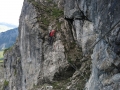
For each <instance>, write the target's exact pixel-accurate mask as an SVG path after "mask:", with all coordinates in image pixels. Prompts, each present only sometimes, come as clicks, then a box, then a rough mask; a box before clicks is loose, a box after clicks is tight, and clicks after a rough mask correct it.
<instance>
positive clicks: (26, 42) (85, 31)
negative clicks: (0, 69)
mask: <svg viewBox="0 0 120 90" xmlns="http://www.w3.org/2000/svg"><path fill="white" fill-rule="evenodd" d="M52 1H53V2H54V3H53V2H52ZM52 1H51V0H35V1H34V0H33V1H32V0H25V1H24V4H23V8H22V12H21V16H20V25H19V37H18V41H17V43H16V44H15V46H14V47H13V48H11V50H9V51H7V53H6V54H5V63H4V67H5V79H6V82H7V84H5V85H4V89H5V90H29V89H32V88H35V86H36V85H37V86H39V87H38V88H39V89H40V88H42V85H43V84H44V85H45V83H47V84H49V85H51V86H49V87H48V90H52V89H53V90H58V89H59V90H60V89H65V90H66V89H68V90H79V89H80V90H81V89H83V87H85V88H86V90H112V89H113V90H119V88H120V86H119V82H120V79H119V77H120V75H119V67H120V64H119V63H120V42H119V41H120V28H119V26H120V25H119V23H118V22H119V14H120V12H119V10H120V1H119V0H114V1H113V0H106V1H103V0H102V1H101V0H97V1H96V0H91V1H90V0H89V1H88V0H87V1H86V0H52ZM55 3H56V4H55ZM63 5H64V16H63V13H62V10H63ZM56 6H57V7H59V8H60V9H58V8H57V7H56ZM56 8H57V9H56ZM63 17H64V18H63ZM116 24H117V25H116ZM114 25H116V27H114ZM111 28H112V30H111ZM51 29H55V30H56V31H57V32H56V35H55V38H54V42H53V44H52V45H49V42H48V40H49V36H48V35H49V32H50V30H51ZM109 30H111V31H110V32H109ZM108 32H109V33H108ZM106 33H108V34H106ZM104 34H106V35H105V36H104ZM101 38H102V39H101ZM100 39H101V40H100ZM98 40H100V41H99V42H98V43H96V45H94V43H95V42H96V41H98ZM93 45H94V47H92V46H93ZM91 47H92V48H91ZM81 49H82V50H81ZM81 51H82V52H81ZM89 56H91V58H90V57H89ZM82 58H83V59H82ZM91 59H92V72H91V75H90V78H89V80H88V81H87V84H86V86H85V83H86V82H85V80H87V78H88V77H89V74H86V72H88V73H89V72H90V62H91V61H90V60H91ZM71 62H72V63H71ZM74 65H76V66H77V67H74ZM74 68H76V70H77V71H76V72H75V70H74ZM79 68H80V69H79ZM74 72H75V73H74ZM73 73H74V74H73ZM84 73H85V74H84ZM72 75H73V76H72ZM81 75H82V76H83V77H84V80H83V79H82V78H83V77H81ZM79 76H80V77H79ZM70 77H72V78H71V79H70ZM68 79H70V81H69V83H68V82H65V84H66V86H65V85H64V82H63V81H67V80H68ZM61 80H63V81H61ZM56 81H57V82H59V84H60V85H61V86H62V87H58V88H56V89H55V88H54V87H55V86H54V85H53V84H51V83H53V82H56ZM61 83H62V84H61ZM67 83H68V84H67ZM44 85H43V86H44ZM81 85H82V86H81ZM64 86H65V88H63V87H64ZM46 88H47V87H45V88H42V90H46ZM36 90H37V89H36Z"/></svg>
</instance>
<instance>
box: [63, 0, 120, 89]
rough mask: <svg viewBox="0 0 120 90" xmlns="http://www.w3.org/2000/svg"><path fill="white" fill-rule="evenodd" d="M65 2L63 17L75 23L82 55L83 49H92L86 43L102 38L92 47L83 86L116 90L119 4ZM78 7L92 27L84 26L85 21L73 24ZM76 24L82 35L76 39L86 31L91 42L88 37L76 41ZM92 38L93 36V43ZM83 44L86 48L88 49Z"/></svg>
mask: <svg viewBox="0 0 120 90" xmlns="http://www.w3.org/2000/svg"><path fill="white" fill-rule="evenodd" d="M65 1H66V3H65V16H66V17H67V18H68V19H73V20H74V21H73V22H75V23H74V26H75V28H76V36H77V40H78V41H80V39H81V44H82V50H83V52H84V51H85V49H88V50H89V48H90V47H91V44H90V43H89V41H90V42H91V41H92V43H93V42H96V41H98V40H100V39H101V38H102V39H101V40H100V41H99V42H98V43H97V44H96V45H95V47H93V48H94V49H93V54H92V56H91V58H92V73H91V77H90V79H89V81H88V83H87V84H86V90H119V88H120V86H119V82H120V81H119V63H120V57H119V55H120V51H119V50H120V45H119V41H118V40H119V35H120V34H119V32H120V29H119V24H120V23H119V21H120V20H119V14H120V12H119V9H120V1H119V0H114V1H113V0H110V1H108V0H107V1H101V0H97V1H96V0H91V1H85V0H69V2H67V0H65ZM77 5H78V6H79V8H80V10H81V11H82V12H83V13H84V15H85V16H86V17H87V18H88V21H89V20H90V21H91V22H90V23H92V24H91V25H89V24H88V25H87V24H86V21H84V23H80V21H81V20H78V21H76V15H75V13H76V12H77V11H78V10H79V8H78V6H77ZM79 15H80V14H79ZM77 19H78V18H77ZM83 19H84V18H83ZM79 24H80V25H81V26H82V28H79V32H80V31H81V30H82V33H81V34H80V35H79V36H82V35H84V34H85V33H86V31H89V32H90V31H91V30H92V34H94V35H90V39H89V38H88V36H86V37H85V38H80V39H78V38H79V37H78V33H79V32H78V31H77V30H78V27H80V25H79ZM115 25H116V27H114V26H115ZM85 26H87V28H85ZM91 28H92V29H91ZM111 29H112V30H111ZM89 32H87V34H89ZM106 33H108V34H106ZM105 34H106V35H105ZM104 35H105V36H104ZM93 37H96V40H95V38H93ZM87 40H88V41H87ZM116 42H118V43H116ZM87 43H89V44H87ZM86 44H87V45H88V46H87V48H86Z"/></svg>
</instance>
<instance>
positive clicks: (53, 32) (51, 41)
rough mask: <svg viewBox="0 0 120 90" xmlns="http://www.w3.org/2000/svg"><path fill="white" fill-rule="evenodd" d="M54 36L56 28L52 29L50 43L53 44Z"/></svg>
mask: <svg viewBox="0 0 120 90" xmlns="http://www.w3.org/2000/svg"><path fill="white" fill-rule="evenodd" d="M54 36H55V30H52V31H51V32H50V33H49V44H50V45H52V44H53V40H54Z"/></svg>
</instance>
